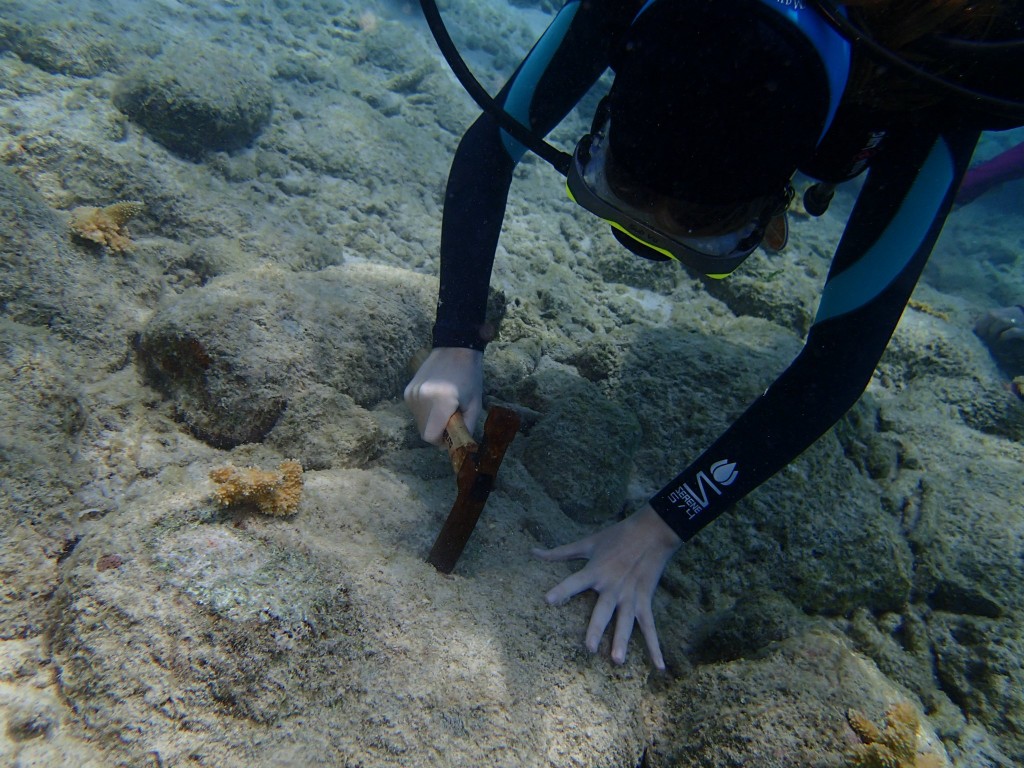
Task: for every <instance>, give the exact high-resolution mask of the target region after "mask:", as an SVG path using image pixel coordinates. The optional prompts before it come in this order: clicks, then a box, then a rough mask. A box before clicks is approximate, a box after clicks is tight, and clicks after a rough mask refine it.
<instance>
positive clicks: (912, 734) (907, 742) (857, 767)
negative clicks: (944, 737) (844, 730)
mask: <svg viewBox="0 0 1024 768" xmlns="http://www.w3.org/2000/svg"><path fill="white" fill-rule="evenodd" d="M846 719H847V720H848V721H849V723H850V727H851V728H853V730H854V732H855V733H856V734H857V735H858V736H859V737H860V739H861V741H862V742H863V743H862V744H857V745H855V746H854V747H853V748H852V749H851V750H850V753H849V755H848V761H849V762H848V765H850V766H851V767H852V768H941V766H942V760H941V759H940V758H939V756H938V755H936V754H935V753H933V752H925V753H920V754H919V753H918V751H917V731H918V728H919V727H920V725H921V723H920V720H919V719H918V716H917V710H915V709H914V707H913V705H911V704H910V703H909V702H906V701H900V702H897V703H896V704H893V705H892V706H891V707H889V709H888V711H887V712H886V713H885V728H884V729H879V728H878V727H877V726H876V725H875V724H874V723H872V722H871V721H870V720H868V719H867V718H866V717H865V716H864V715H862V714H861V713H860V712H858V711H856V710H854V709H851V710H850V711H849V712H847V713H846Z"/></svg>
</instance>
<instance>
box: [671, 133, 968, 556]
mask: <svg viewBox="0 0 1024 768" xmlns="http://www.w3.org/2000/svg"><path fill="white" fill-rule="evenodd" d="M977 139H978V133H977V132H976V131H960V132H950V133H947V134H944V135H940V136H936V135H935V133H934V132H932V133H931V134H930V137H929V134H928V133H927V131H925V130H921V129H911V128H907V129H906V130H902V131H899V132H894V133H891V134H890V135H889V136H887V137H886V146H885V148H884V150H883V151H881V152H880V153H879V155H878V157H877V158H875V160H874V162H873V163H872V167H871V170H870V171H869V175H868V178H867V180H866V182H865V185H864V189H863V190H862V192H861V194H860V197H859V199H858V201H857V205H856V206H855V208H854V211H853V213H852V215H851V217H850V221H849V222H848V224H847V227H846V232H845V234H844V235H843V238H842V240H841V241H840V243H839V247H838V249H837V251H836V255H835V258H834V259H833V262H832V267H831V270H830V272H829V276H828V280H827V282H826V284H825V288H824V291H823V293H822V298H821V303H820V305H819V307H818V314H817V317H816V318H815V321H814V325H813V326H812V328H811V330H810V332H809V334H808V337H807V341H806V343H805V345H804V348H803V350H802V351H801V352H800V354H799V355H798V356H797V358H796V359H795V360H794V361H793V363H792V364H791V365H790V366H789V368H787V369H786V371H785V372H784V373H783V374H782V375H781V376H780V377H779V378H778V379H777V380H776V381H775V383H774V384H772V385H771V387H769V388H768V389H767V390H766V391H765V393H764V394H763V395H762V396H761V397H759V398H758V399H757V400H756V401H755V402H754V403H753V404H752V405H751V406H750V407H749V408H748V409H747V410H746V412H744V413H743V415H742V416H740V417H739V418H738V419H737V420H736V422H735V423H734V424H733V425H732V426H731V427H730V428H729V429H728V430H727V431H726V432H725V434H723V435H722V436H721V437H720V438H719V439H718V440H717V441H716V442H715V443H714V444H713V445H712V446H711V447H710V448H709V449H708V450H707V451H705V452H704V454H703V455H702V456H701V457H700V458H699V459H698V460H697V461H696V462H694V463H693V464H692V465H691V466H690V467H688V468H687V469H686V470H685V471H684V472H683V473H682V474H680V475H679V476H678V477H676V478H675V479H674V480H673V481H672V482H671V483H669V484H668V485H667V486H666V487H665V488H663V489H662V490H661V491H659V492H658V493H657V494H656V495H655V496H654V497H653V498H652V499H651V506H653V507H654V509H655V510H656V511H657V512H658V513H659V514H660V515H661V516H662V518H663V519H664V520H665V522H666V523H668V524H669V526H670V527H671V528H672V529H673V530H674V531H675V532H676V533H677V534H678V535H679V536H680V537H681V538H682V539H683V540H684V541H685V540H688V539H689V538H691V537H692V536H694V535H695V534H696V533H697V532H698V531H699V530H700V529H701V528H703V527H704V526H705V525H707V524H708V523H709V522H711V521H712V520H714V519H715V518H716V517H717V516H718V515H720V514H721V513H722V512H724V511H725V510H727V509H728V508H729V507H730V506H732V505H733V504H735V503H736V502H737V501H739V500H740V499H741V498H743V497H744V496H745V495H746V494H748V493H749V492H750V491H752V490H753V489H754V488H756V487H757V486H759V485H760V484H761V483H763V482H764V481H765V480H767V479H768V478H770V477H771V476H772V475H774V474H775V473H776V472H778V471H779V470H780V469H782V468H783V467H785V466H786V465H787V464H789V462H791V461H792V460H793V459H795V458H796V457H797V456H799V455H800V453H802V452H803V451H804V450H805V449H806V448H807V447H808V446H810V445H811V443H813V442H814V441H815V440H817V439H818V437H820V436H821V435H822V434H824V433H825V432H826V431H827V430H828V429H829V428H830V427H831V426H832V425H833V424H835V422H836V421H838V419H839V418H840V417H841V416H842V415H843V414H844V413H846V411H847V410H849V408H850V407H851V406H852V405H853V404H854V403H855V402H856V400H857V398H858V397H860V395H861V393H862V392H863V391H864V389H865V387H866V386H867V384H868V382H869V381H870V379H871V375H872V373H873V372H874V369H875V366H876V365H877V363H878V360H879V358H880V357H881V356H882V352H883V351H884V350H885V347H886V345H887V344H888V342H889V338H890V337H891V335H892V332H893V330H894V329H895V327H896V324H897V323H898V322H899V319H900V316H901V314H902V313H903V310H904V307H905V306H906V302H907V300H908V299H909V297H910V294H911V292H912V291H913V289H914V285H915V284H916V283H917V279H918V277H919V276H920V274H921V270H922V269H923V268H924V265H925V263H926V262H927V260H928V256H929V255H930V253H931V250H932V247H933V245H934V243H935V240H936V238H937V237H938V235H939V231H940V230H941V228H942V224H943V222H944V221H945V218H946V216H947V214H948V212H949V209H950V206H951V205H952V202H953V196H954V193H955V191H956V188H957V184H958V183H959V181H960V179H961V178H962V176H963V174H964V171H965V169H966V167H967V164H968V162H969V160H970V156H971V152H972V151H973V150H974V146H975V144H976V143H977ZM912 169H916V172H915V171H914V170H912Z"/></svg>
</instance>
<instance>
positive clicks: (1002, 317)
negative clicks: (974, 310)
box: [974, 307, 1024, 348]
mask: <svg viewBox="0 0 1024 768" xmlns="http://www.w3.org/2000/svg"><path fill="white" fill-rule="evenodd" d="M974 332H975V333H976V334H978V336H980V337H981V339H982V340H983V341H985V343H987V344H988V345H989V346H990V347H993V348H995V347H998V346H1001V345H1002V344H1004V343H1005V342H1008V341H1015V340H1016V341H1018V342H1019V341H1024V309H1021V308H1020V307H1002V308H1000V309H992V310H989V311H988V313H987V314H986V315H985V316H984V317H982V318H981V319H980V320H979V321H978V322H977V323H976V324H975V326H974ZM1014 346H1016V345H1014Z"/></svg>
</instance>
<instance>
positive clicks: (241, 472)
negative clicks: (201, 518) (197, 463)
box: [210, 460, 302, 516]
mask: <svg viewBox="0 0 1024 768" xmlns="http://www.w3.org/2000/svg"><path fill="white" fill-rule="evenodd" d="M210 479H211V480H213V482H214V483H215V484H216V486H217V487H216V489H215V490H214V495H215V496H216V497H217V501H218V502H219V503H220V504H221V505H222V506H225V507H228V506H233V505H235V504H245V503H250V504H255V505H256V507H257V508H258V509H259V511H260V512H262V513H263V514H265V515H274V516H283V515H290V514H292V513H293V512H294V511H295V510H296V509H298V507H299V499H300V498H301V496H302V465H301V464H299V462H297V461H291V460H288V461H282V462H281V464H280V465H278V468H277V469H276V470H265V469H258V468H256V467H244V468H239V467H232V466H227V467H220V468H218V469H214V470H211V471H210Z"/></svg>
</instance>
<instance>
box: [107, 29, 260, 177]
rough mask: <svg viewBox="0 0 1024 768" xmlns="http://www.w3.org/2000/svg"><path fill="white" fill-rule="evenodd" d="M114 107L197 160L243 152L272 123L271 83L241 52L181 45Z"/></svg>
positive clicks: (139, 71)
mask: <svg viewBox="0 0 1024 768" xmlns="http://www.w3.org/2000/svg"><path fill="white" fill-rule="evenodd" d="M114 104H115V105H116V106H117V108H118V109H120V110H121V111H122V112H124V113H125V114H126V115H128V116H129V117H130V118H131V119H132V120H134V121H135V122H136V123H138V124H139V125H141V126H142V127H143V128H145V129H146V131H147V132H148V133H149V134H150V135H151V136H152V137H153V138H154V139H156V140H157V141H159V142H160V143H161V144H163V145H164V146H166V147H167V148H168V149H170V150H172V151H174V152H177V153H178V154H180V155H182V156H184V157H187V158H192V159H196V158H199V157H201V156H202V155H203V154H204V153H205V152H208V151H216V150H234V149H241V148H242V147H245V146H248V145H249V144H251V143H252V141H253V139H255V138H256V136H257V135H259V133H260V131H262V130H263V128H265V127H266V125H267V123H269V122H270V115H271V112H272V108H273V98H272V93H271V87H270V79H269V78H268V77H267V76H266V75H265V74H263V73H262V72H261V71H260V70H259V69H258V68H257V66H256V65H255V64H254V63H253V62H250V61H247V60H246V59H245V58H244V57H240V56H238V55H237V54H236V53H232V52H229V51H227V50H222V49H219V48H217V47H214V46H212V45H203V46H200V45H195V44H183V43H182V44H176V45H174V46H170V47H168V48H167V50H165V51H164V52H163V53H162V54H161V55H160V56H158V57H157V58H155V59H153V60H151V61H146V62H144V63H142V64H140V65H139V66H137V67H136V68H135V69H133V70H132V71H131V72H129V73H128V74H127V75H125V77H124V78H122V80H121V81H120V83H119V84H118V87H117V90H116V91H115V93H114Z"/></svg>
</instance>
